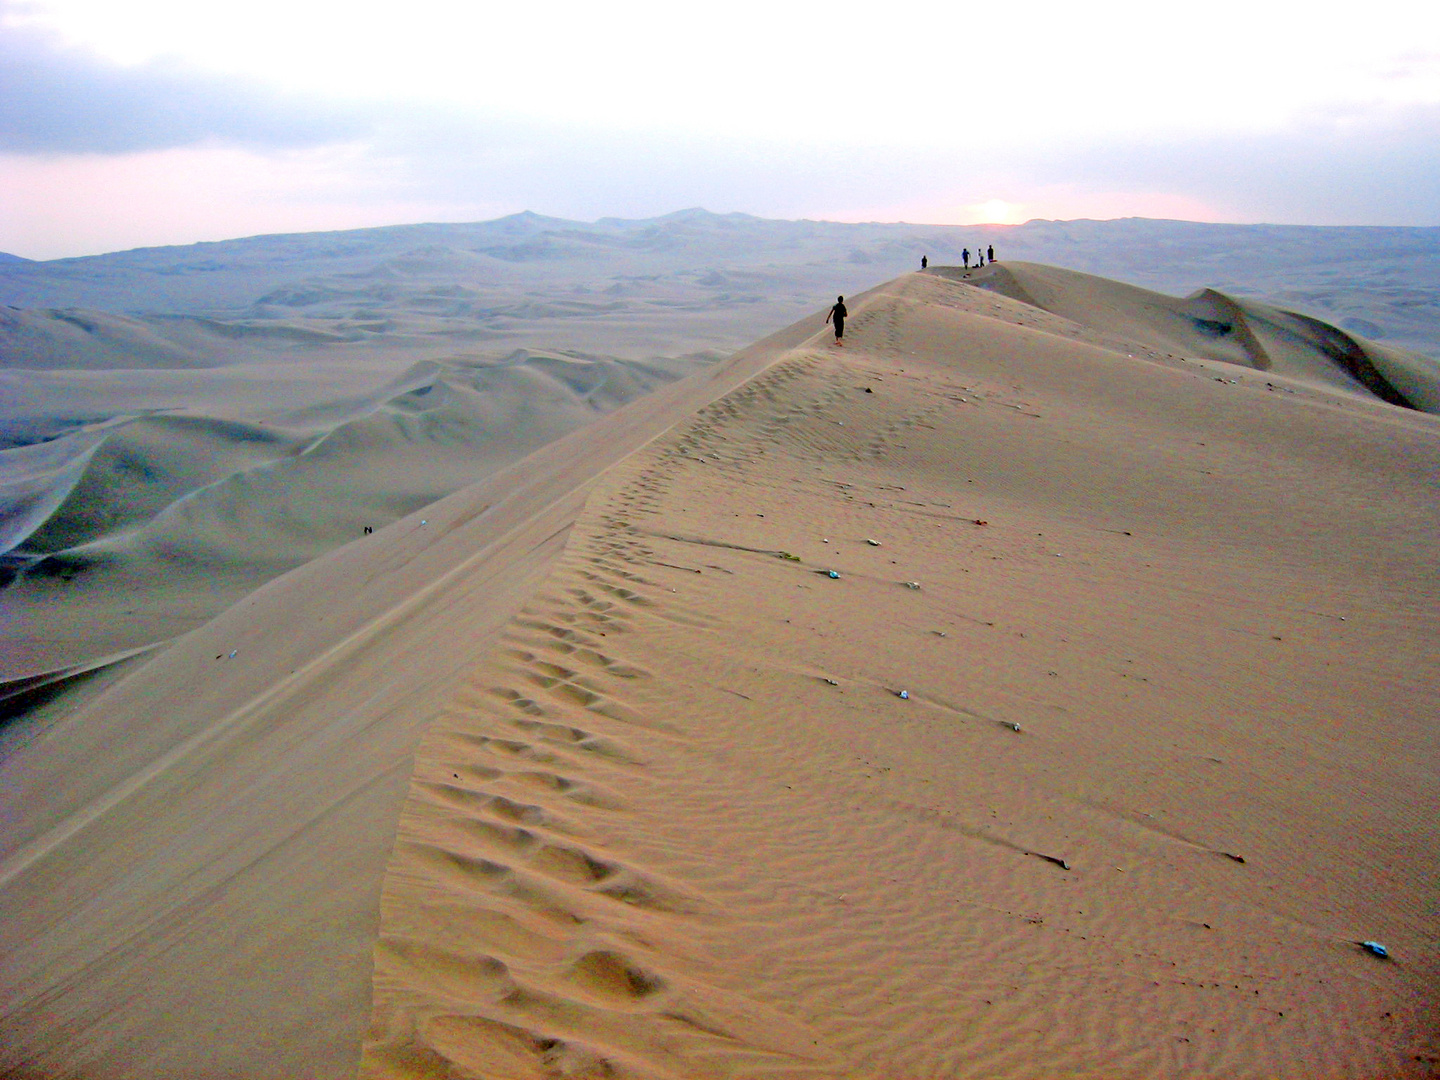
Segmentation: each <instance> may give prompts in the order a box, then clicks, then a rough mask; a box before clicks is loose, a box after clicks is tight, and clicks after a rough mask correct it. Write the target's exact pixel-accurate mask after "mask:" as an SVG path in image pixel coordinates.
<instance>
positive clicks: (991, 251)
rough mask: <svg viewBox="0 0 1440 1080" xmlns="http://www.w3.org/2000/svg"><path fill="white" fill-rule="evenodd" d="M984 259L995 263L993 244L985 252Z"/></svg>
mask: <svg viewBox="0 0 1440 1080" xmlns="http://www.w3.org/2000/svg"><path fill="white" fill-rule="evenodd" d="M985 257H986V258H987V259H989V260H990V261H991V262H992V263H993V262H994V261H995V245H994V244H991V245H990V247H989V248H988V249H987V250H986V252H985Z"/></svg>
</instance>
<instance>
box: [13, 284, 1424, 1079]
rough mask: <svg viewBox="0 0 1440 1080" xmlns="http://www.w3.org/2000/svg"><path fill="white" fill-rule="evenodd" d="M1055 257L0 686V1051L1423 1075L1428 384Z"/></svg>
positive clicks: (909, 287) (260, 1060)
mask: <svg viewBox="0 0 1440 1080" xmlns="http://www.w3.org/2000/svg"><path fill="white" fill-rule="evenodd" d="M1095 288H1097V289H1100V292H1099V294H1098V295H1097V296H1096V297H1094V298H1093V300H1092V301H1087V302H1086V303H1089V304H1091V305H1092V306H1091V307H1089V308H1087V307H1086V304H1080V303H1078V302H1077V304H1076V306H1075V307H1073V308H1072V309H1071V310H1070V311H1069V313H1068V315H1059V314H1056V313H1054V312H1053V311H1047V310H1041V309H1040V308H1037V307H1035V306H1033V305H1029V304H1026V303H1023V302H1021V301H1018V300H1015V299H1013V298H1012V297H1009V296H1005V295H1001V294H999V293H997V292H994V291H988V290H982V289H977V288H975V287H973V286H972V285H971V284H969V283H966V282H957V281H952V280H947V279H946V278H944V277H942V276H940V275H928V276H918V275H917V276H910V277H906V278H902V279H899V280H898V281H896V282H894V283H892V284H891V285H890V286H887V287H884V288H882V289H880V290H876V291H875V292H874V293H873V294H871V295H869V296H867V297H862V298H858V299H857V300H856V301H855V303H854V304H853V306H852V313H853V315H854V316H855V317H854V318H853V320H852V323H851V327H850V330H849V333H848V335H847V344H846V346H845V347H844V348H843V349H837V348H835V347H834V346H832V345H830V344H828V343H827V340H826V338H827V335H825V334H824V333H819V334H817V333H815V330H816V325H817V322H818V319H812V320H811V321H809V322H808V323H805V324H802V325H800V326H798V327H797V328H795V329H793V330H792V331H789V332H787V333H785V334H782V335H779V336H778V337H777V339H775V340H772V341H770V342H768V343H762V345H761V346H757V347H756V348H755V349H754V350H751V351H749V352H748V353H742V354H741V355H740V356H739V357H737V358H736V359H735V360H734V361H732V362H730V363H729V364H727V365H726V366H725V367H723V368H722V369H719V370H717V371H716V372H714V373H707V374H704V375H701V376H697V377H694V378H692V379H691V380H687V381H685V382H682V383H678V384H675V385H674V386H672V387H669V388H666V389H664V390H661V391H659V392H657V393H656V394H654V395H652V396H650V397H648V398H645V399H643V400H642V401H640V402H638V403H636V404H633V405H631V406H628V407H627V408H625V409H623V410H621V411H620V412H618V413H616V414H615V415H614V416H612V417H610V418H608V419H606V420H604V421H601V422H600V423H599V424H597V425H596V426H594V427H592V428H589V429H586V430H585V431H582V432H579V433H577V434H575V435H572V436H569V437H567V438H566V439H563V440H561V441H559V442H556V443H553V444H551V445H550V446H549V447H547V448H545V449H543V450H541V451H540V452H539V453H538V454H537V455H534V456H532V457H531V458H530V459H528V460H527V461H526V462H525V463H524V464H523V466H522V467H515V468H512V469H510V470H508V471H506V472H504V473H502V474H500V475H499V476H497V477H496V478H493V479H491V480H490V481H486V482H485V483H483V484H481V485H479V486H477V487H474V488H470V489H467V490H465V491H463V492H460V493H458V494H456V495H453V496H450V497H449V498H448V499H446V500H445V501H443V502H441V503H438V504H435V505H433V506H431V507H429V508H427V509H426V510H425V511H423V512H422V514H423V518H424V521H425V524H423V525H422V524H420V521H421V518H422V514H415V515H412V516H411V517H409V518H406V519H404V520H402V521H400V522H398V523H396V524H395V525H394V526H391V527H389V528H387V529H385V530H382V531H381V532H380V533H377V534H376V535H375V536H373V537H370V538H367V539H366V540H364V541H363V542H358V543H354V544H351V545H349V546H347V547H345V548H341V549H339V550H338V551H335V552H333V553H331V554H330V555H328V556H325V557H324V558H322V559H320V560H317V561H316V562H313V563H311V564H309V565H307V566H305V567H302V568H301V569H299V570H296V571H292V572H291V573H290V574H288V575H286V576H284V577H282V578H279V579H277V580H276V581H274V582H272V583H271V584H270V585H268V586H266V587H265V588H264V589H263V590H261V591H260V592H259V593H257V594H255V595H254V596H253V597H252V598H250V599H248V600H247V601H246V602H244V603H242V604H241V605H239V606H237V607H236V608H234V609H232V610H231V611H229V612H227V613H226V614H225V615H223V616H222V617H221V618H219V619H217V620H215V621H214V622H212V623H210V624H208V625H206V626H205V627H203V628H201V629H200V630H197V631H196V632H194V633H192V634H190V635H187V636H186V637H185V638H183V639H182V640H181V641H180V642H178V643H177V644H176V645H174V646H172V647H171V648H169V649H168V650H167V651H165V652H164V653H163V654H161V655H160V656H158V657H156V658H154V659H152V660H150V661H148V662H146V663H143V664H142V665H141V666H138V667H132V668H131V669H129V670H127V671H126V672H123V673H122V674H123V677H121V678H118V679H117V680H116V681H114V682H112V683H111V684H110V685H109V686H108V687H107V688H106V689H104V691H103V693H97V694H94V695H92V697H91V699H90V700H89V702H88V703H87V704H86V705H85V706H84V707H83V708H81V709H79V710H72V711H69V712H59V711H51V712H43V711H42V712H41V713H40V714H38V715H37V716H36V717H35V718H34V719H33V720H32V721H31V722H30V723H29V724H28V725H25V726H22V727H21V728H18V729H17V728H12V729H10V731H9V732H8V738H9V742H8V744H7V754H6V756H5V757H4V760H3V763H0V792H3V796H0V798H3V800H4V804H3V810H4V813H5V816H6V821H7V828H6V830H5V837H4V840H5V845H6V846H5V848H4V852H3V858H0V912H3V913H4V914H3V916H0V945H3V947H0V1069H7V1068H8V1069H12V1070H15V1071H16V1075H22V1076H23V1075H32V1076H61V1075H65V1076H72V1075H79V1076H105V1077H109V1076H136V1077H139V1076H145V1077H221V1076H241V1075H243V1076H246V1077H302V1076H303V1077H328V1076H347V1075H353V1074H354V1071H355V1067H356V1061H357V1059H358V1060H359V1062H360V1074H361V1075H363V1076H426V1077H466V1076H477V1077H480V1076H483V1077H506V1078H509V1077H530V1076H569V1077H601V1076H648V1077H656V1076H671V1077H706V1076H731V1077H741V1076H743V1077H754V1076H765V1075H773V1076H796V1077H798V1076H814V1077H875V1078H880V1077H886V1078H890V1077H902V1076H903V1077H916V1078H921V1077H926V1078H928V1077H942V1076H943V1077H961V1076H985V1077H1050V1076H1092V1077H1102V1076H1103V1077H1131V1076H1133V1077H1142V1076H1143V1077H1151V1076H1177V1077H1178V1076H1186V1077H1190V1076H1216V1077H1221V1076H1223V1077H1246V1076H1253V1077H1277V1076H1293V1077H1316V1076H1326V1077H1328V1076H1334V1077H1380V1076H1386V1077H1389V1076H1407V1075H1414V1076H1423V1075H1429V1072H1430V1071H1432V1070H1433V1066H1434V1063H1435V1059H1436V1055H1437V1053H1440V1047H1437V1045H1436V1043H1435V1040H1434V1032H1435V1031H1436V1030H1437V1020H1440V1012H1437V1007H1436V997H1435V992H1434V987H1435V986H1436V985H1437V984H1440V950H1437V948H1436V945H1435V937H1434V932H1433V930H1434V921H1433V920H1434V902H1435V895H1434V875H1433V865H1434V862H1435V859H1436V856H1437V847H1440V837H1437V829H1436V826H1435V821H1436V820H1437V819H1440V784H1437V779H1436V778H1437V776H1440V770H1437V764H1440V762H1437V757H1436V749H1435V747H1436V745H1437V744H1436V738H1435V731H1434V719H1433V709H1431V708H1430V707H1429V703H1430V701H1432V700H1433V697H1434V692H1435V679H1434V674H1433V666H1434V663H1433V662H1434V657H1435V655H1436V626H1435V621H1434V610H1433V585H1434V583H1433V567H1434V566H1435V564H1436V561H1437V560H1436V556H1437V552H1436V547H1437V541H1436V537H1437V536H1440V532H1437V525H1440V521H1437V518H1440V511H1437V504H1436V500H1435V491H1434V477H1435V476H1436V475H1437V472H1440V468H1437V467H1440V442H1437V440H1436V436H1437V434H1440V424H1437V421H1436V420H1435V418H1433V417H1429V416H1425V415H1422V414H1419V413H1415V412H1412V411H1408V410H1402V409H1398V408H1395V407H1393V406H1389V405H1385V404H1383V403H1380V402H1378V401H1374V400H1373V399H1368V398H1367V397H1365V396H1363V395H1361V394H1360V393H1356V392H1351V391H1348V390H1337V389H1335V388H1331V387H1326V386H1321V385H1318V384H1314V383H1313V382H1311V381H1307V380H1306V379H1303V378H1298V377H1289V376H1280V375H1273V374H1271V373H1268V372H1267V373H1263V374H1262V373H1259V372H1257V373H1255V374H1254V375H1249V374H1244V375H1243V376H1237V375H1236V374H1234V372H1235V371H1236V370H1238V369H1234V368H1229V369H1228V371H1229V374H1228V375H1227V376H1224V377H1217V376H1216V374H1215V372H1216V370H1218V368H1217V365H1216V364H1215V362H1213V361H1205V360H1203V359H1200V360H1181V359H1175V358H1172V357H1171V356H1170V355H1169V353H1170V351H1171V350H1165V349H1162V348H1159V347H1156V346H1154V345H1152V344H1149V343H1148V340H1147V339H1146V338H1145V336H1144V335H1140V336H1141V340H1140V341H1139V342H1133V343H1131V344H1129V345H1128V346H1125V345H1122V344H1120V342H1119V339H1118V338H1117V339H1116V340H1110V341H1107V340H1106V339H1105V335H1104V334H1102V333H1100V332H1099V331H1096V330H1095V329H1094V326H1095V325H1097V324H1103V321H1104V320H1103V318H1102V315H1103V313H1104V309H1108V308H1111V307H1117V306H1120V305H1121V302H1122V300H1123V297H1122V296H1121V295H1120V294H1119V293H1118V292H1113V291H1112V292H1108V293H1107V292H1105V291H1104V289H1103V288H1102V287H1100V286H1095ZM1094 305H1099V306H1098V307H1097V306H1094ZM1140 329H1144V327H1143V326H1141V327H1140ZM1131 332H1132V333H1133V332H1134V328H1132V330H1131ZM1149 332H1150V333H1152V334H1153V333H1154V332H1155V328H1154V327H1152V328H1151V329H1150V331H1149ZM1111 336H1112V337H1114V335H1113V334H1112V335H1111ZM737 387H738V388H737ZM732 389H733V392H730V393H728V396H725V397H723V398H721V399H720V400H718V401H717V400H716V399H717V398H719V397H720V395H722V394H726V393H727V392H729V391H731V390H732ZM867 391H868V392H867ZM711 402H713V404H710V403H711ZM657 435H659V436H660V437H659V438H655V436H657ZM652 440H653V441H652ZM871 540H874V541H878V544H871V543H870V542H869V541H871ZM832 570H833V571H834V572H835V573H836V574H838V577H835V578H832V577H830V576H829V573H828V571H832ZM907 583H914V584H915V585H917V586H918V587H917V588H912V587H909V586H908V585H907ZM231 650H234V651H235V655H234V657H231V656H230V652H231ZM136 663H137V662H136V661H131V664H132V665H133V664H136ZM902 690H903V691H905V693H906V695H907V696H906V697H905V698H901V697H900V696H899V693H900V691H902ZM417 741H419V751H418V754H416V756H415V757H414V759H413V769H412V758H411V754H412V752H413V751H414V748H415V746H416V743H417ZM397 816H398V819H399V826H398V831H397V829H396V819H397ZM1371 938H1373V939H1378V940H1380V941H1382V942H1384V943H1385V944H1386V945H1387V946H1389V947H1390V949H1391V950H1392V953H1393V957H1394V958H1393V960H1391V961H1388V962H1387V961H1381V960H1378V959H1376V958H1373V957H1371V956H1369V955H1367V954H1365V953H1364V952H1362V951H1361V950H1360V949H1359V948H1358V947H1357V946H1356V944H1355V942H1357V941H1359V940H1362V939H1371ZM372 953H373V956H372ZM372 963H373V983H372ZM367 1016H368V1017H369V1018H370V1027H369V1033H368V1035H366V1034H365V1023H366V1018H367ZM362 1044H363V1045H362Z"/></svg>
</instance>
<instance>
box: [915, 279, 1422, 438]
mask: <svg viewBox="0 0 1440 1080" xmlns="http://www.w3.org/2000/svg"><path fill="white" fill-rule="evenodd" d="M937 272H938V273H943V274H946V275H948V276H950V277H953V278H957V279H958V280H962V281H968V282H970V283H972V284H974V285H976V286H978V287H980V288H984V289H990V290H993V291H995V292H998V293H1000V294H1001V295H1004V296H1009V297H1011V298H1012V299H1015V300H1019V301H1021V302H1022V303H1026V304H1030V305H1032V306H1034V307H1037V308H1040V309H1041V310H1044V311H1049V312H1051V313H1053V314H1056V315H1061V316H1064V317H1066V318H1071V319H1074V320H1075V321H1077V322H1080V323H1082V324H1083V325H1087V326H1089V327H1090V328H1091V329H1092V330H1096V331H1098V332H1102V333H1105V334H1108V335H1112V336H1113V338H1115V339H1117V340H1121V341H1124V340H1129V341H1133V342H1140V343H1143V344H1147V345H1151V346H1153V347H1156V348H1162V349H1166V350H1171V355H1181V356H1187V357H1201V358H1205V359H1211V360H1219V361H1222V362H1224V363H1229V364H1239V365H1242V366H1245V367H1250V368H1254V369H1256V370H1259V371H1273V372H1275V373H1276V374H1280V375H1289V376H1292V377H1296V378H1301V379H1307V380H1310V381H1318V382H1320V383H1322V384H1325V385H1329V386H1333V387H1336V388H1342V389H1348V390H1364V391H1365V392H1367V393H1369V394H1373V395H1374V396H1375V397H1378V398H1379V399H1380V400H1382V401H1385V402H1388V403H1389V404H1391V405H1401V406H1403V407H1405V408H1409V409H1419V410H1422V411H1425V412H1432V413H1433V412H1440V363H1437V362H1436V361H1434V360H1432V359H1431V358H1429V357H1427V356H1424V355H1422V354H1420V353H1417V352H1413V351H1410V350H1405V349H1394V348H1388V347H1386V346H1384V345H1381V344H1378V343H1376V342H1372V341H1367V340H1366V339H1365V338H1363V337H1361V336H1359V335H1355V334H1349V333H1346V332H1345V331H1343V330H1341V329H1339V328H1338V327H1334V326H1331V325H1330V324H1328V323H1325V322H1322V321H1321V320H1319V319H1316V318H1313V317H1311V316H1308V315H1301V314H1297V313H1295V312H1292V311H1283V310H1281V309H1279V308H1276V307H1273V306H1270V305H1267V304H1262V303H1260V302H1258V301H1254V300H1242V299H1236V298H1234V297H1231V296H1227V295H1226V294H1225V293H1222V292H1218V291H1217V290H1215V289H1201V290H1199V291H1198V292H1196V293H1194V294H1193V295H1192V296H1190V297H1187V298H1186V299H1184V300H1177V299H1175V298H1174V297H1169V296H1164V295H1162V294H1160V293H1155V292H1151V291H1149V290H1146V289H1139V288H1135V287H1133V286H1124V285H1121V284H1119V283H1117V282H1109V281H1105V280H1104V279H1101V278H1094V277H1091V276H1090V275H1085V274H1078V273H1076V272H1074V271H1067V270H1061V269H1058V268H1055V267H1046V266H1036V265H1034V264H1030V263H1025V262H1006V263H1004V264H1003V265H991V266H989V267H986V268H985V269H983V270H982V269H976V270H959V269H956V268H953V267H951V268H948V269H943V268H941V269H937ZM1102 297H1103V299H1102Z"/></svg>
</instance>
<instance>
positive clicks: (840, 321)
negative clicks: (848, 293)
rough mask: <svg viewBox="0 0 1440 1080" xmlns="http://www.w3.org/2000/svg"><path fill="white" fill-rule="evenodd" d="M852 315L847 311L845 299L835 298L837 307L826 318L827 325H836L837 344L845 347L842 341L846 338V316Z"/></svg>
mask: <svg viewBox="0 0 1440 1080" xmlns="http://www.w3.org/2000/svg"><path fill="white" fill-rule="evenodd" d="M848 314H850V313H849V312H848V311H846V310H845V297H843V296H837V297H835V305H834V306H833V307H832V308H831V309H830V314H828V315H826V316H825V321H826V322H827V323H834V324H835V344H836V345H844V344H845V342H843V341H841V340H840V339H841V338H843V337H844V336H845V316H846V315H848Z"/></svg>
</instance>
